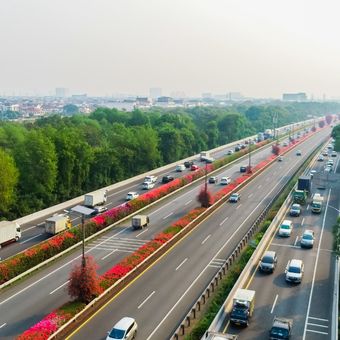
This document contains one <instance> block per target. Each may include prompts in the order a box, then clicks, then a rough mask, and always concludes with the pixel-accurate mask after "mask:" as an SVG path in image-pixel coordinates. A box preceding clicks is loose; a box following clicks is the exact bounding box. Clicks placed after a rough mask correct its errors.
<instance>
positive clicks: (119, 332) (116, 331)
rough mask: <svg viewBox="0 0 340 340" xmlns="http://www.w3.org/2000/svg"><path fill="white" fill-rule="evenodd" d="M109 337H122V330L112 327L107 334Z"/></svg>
mask: <svg viewBox="0 0 340 340" xmlns="http://www.w3.org/2000/svg"><path fill="white" fill-rule="evenodd" d="M109 337H110V338H112V339H124V331H123V330H121V329H116V328H113V329H112V331H111V332H110V334H109Z"/></svg>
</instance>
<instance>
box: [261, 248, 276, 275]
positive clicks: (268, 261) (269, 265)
mask: <svg viewBox="0 0 340 340" xmlns="http://www.w3.org/2000/svg"><path fill="white" fill-rule="evenodd" d="M276 263H277V256H276V252H275V251H269V250H268V251H266V252H265V253H264V254H263V256H262V258H261V261H260V270H261V271H262V272H266V273H272V272H273V271H274V270H275V267H276Z"/></svg>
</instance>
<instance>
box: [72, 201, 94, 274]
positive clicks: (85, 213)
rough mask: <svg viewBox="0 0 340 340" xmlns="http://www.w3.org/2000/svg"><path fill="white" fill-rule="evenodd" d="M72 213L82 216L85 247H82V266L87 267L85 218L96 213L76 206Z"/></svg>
mask: <svg viewBox="0 0 340 340" xmlns="http://www.w3.org/2000/svg"><path fill="white" fill-rule="evenodd" d="M71 211H73V212H76V213H78V214H80V215H81V228H82V231H83V247H82V262H81V263H82V266H83V268H84V267H85V265H86V263H85V216H89V215H91V214H92V213H94V212H95V210H93V209H90V208H86V207H83V206H82V205H76V206H75V207H73V208H71Z"/></svg>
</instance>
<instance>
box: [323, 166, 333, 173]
mask: <svg viewBox="0 0 340 340" xmlns="http://www.w3.org/2000/svg"><path fill="white" fill-rule="evenodd" d="M332 169H333V168H332V166H331V165H326V166H325V172H332Z"/></svg>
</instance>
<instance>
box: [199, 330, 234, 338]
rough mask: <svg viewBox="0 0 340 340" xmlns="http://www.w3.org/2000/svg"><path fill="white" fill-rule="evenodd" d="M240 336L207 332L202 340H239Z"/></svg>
mask: <svg viewBox="0 0 340 340" xmlns="http://www.w3.org/2000/svg"><path fill="white" fill-rule="evenodd" d="M237 339H238V336H237V335H235V334H227V333H220V332H209V331H208V332H206V333H205V336H204V337H203V338H202V340H237Z"/></svg>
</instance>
